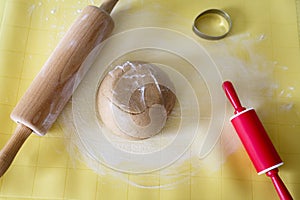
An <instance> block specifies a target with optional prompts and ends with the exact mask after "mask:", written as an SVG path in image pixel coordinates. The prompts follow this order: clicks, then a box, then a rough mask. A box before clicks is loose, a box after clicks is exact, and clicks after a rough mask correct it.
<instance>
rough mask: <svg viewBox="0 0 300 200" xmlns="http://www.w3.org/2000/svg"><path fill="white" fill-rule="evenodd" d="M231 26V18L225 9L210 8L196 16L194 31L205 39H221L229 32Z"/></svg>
mask: <svg viewBox="0 0 300 200" xmlns="http://www.w3.org/2000/svg"><path fill="white" fill-rule="evenodd" d="M231 27H232V21H231V18H230V16H229V15H228V14H227V13H226V12H225V11H223V10H219V9H209V10H206V11H204V12H202V13H200V14H199V15H198V16H197V17H196V18H195V20H194V24H193V31H194V32H195V33H196V34H197V35H198V36H200V37H202V38H204V39H208V40H219V39H222V38H224V37H225V36H226V35H227V34H228V33H229V31H230V30H231Z"/></svg>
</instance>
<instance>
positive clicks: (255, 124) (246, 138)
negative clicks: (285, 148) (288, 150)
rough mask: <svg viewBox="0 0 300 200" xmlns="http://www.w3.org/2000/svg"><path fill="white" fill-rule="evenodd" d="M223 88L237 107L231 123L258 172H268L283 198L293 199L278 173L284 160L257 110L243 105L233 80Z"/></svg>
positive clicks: (227, 82) (283, 199)
mask: <svg viewBox="0 0 300 200" xmlns="http://www.w3.org/2000/svg"><path fill="white" fill-rule="evenodd" d="M223 89H224V91H225V94H226V96H227V97H228V99H229V101H230V103H231V104H232V106H233V107H234V109H235V112H234V113H235V115H234V116H233V117H232V118H231V123H232V125H233V126H234V128H235V130H236V132H237V134H238V136H239V138H240V139H241V142H242V143H243V145H244V147H245V149H246V151H247V153H248V155H249V157H250V159H251V161H252V163H253V165H254V167H255V169H256V171H257V173H258V174H263V173H266V175H267V176H269V177H270V178H271V180H272V182H273V184H274V187H275V188H276V191H277V193H278V196H279V197H280V199H281V200H292V199H293V198H292V196H291V194H290V193H289V191H288V190H287V188H286V187H285V185H284V183H283V182H282V180H281V179H280V177H279V175H278V167H279V166H281V165H282V164H283V162H282V160H281V158H280V156H279V155H278V153H277V151H276V149H275V147H274V146H273V144H272V141H271V140H270V138H269V136H268V134H267V132H266V131H265V129H264V127H263V125H262V123H261V122H260V120H259V118H258V116H257V114H256V112H255V110H254V109H246V108H244V107H243V106H242V105H241V103H240V101H239V99H238V96H237V93H236V92H235V90H234V87H233V85H232V83H231V82H229V81H226V82H224V83H223Z"/></svg>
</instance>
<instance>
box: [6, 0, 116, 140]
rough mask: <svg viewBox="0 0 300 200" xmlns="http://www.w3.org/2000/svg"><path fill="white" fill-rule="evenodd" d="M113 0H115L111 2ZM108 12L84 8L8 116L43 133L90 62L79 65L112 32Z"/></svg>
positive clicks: (111, 23)
mask: <svg viewBox="0 0 300 200" xmlns="http://www.w3.org/2000/svg"><path fill="white" fill-rule="evenodd" d="M113 2H114V1H113ZM113 27H114V24H113V20H112V18H111V17H110V15H109V14H108V13H107V12H106V11H104V10H102V9H100V8H98V7H94V6H88V7H86V8H85V9H84V10H83V11H82V13H81V15H80V17H79V18H78V19H77V21H75V23H74V24H73V26H72V27H71V28H70V29H69V31H68V32H67V33H66V35H65V36H64V37H63V39H62V40H61V42H60V43H59V44H58V46H57V47H56V49H55V50H54V52H53V53H52V55H51V56H50V58H49V59H48V60H47V61H46V63H45V65H44V66H43V68H42V69H41V71H40V72H39V74H38V75H37V77H36V78H35V79H34V81H33V83H32V84H31V86H30V87H29V89H28V90H27V92H26V93H25V95H24V96H23V97H22V99H21V100H20V102H19V103H18V104H17V106H16V107H15V109H14V110H13V112H12V114H11V118H12V119H13V120H14V121H16V122H18V123H22V124H24V125H25V126H27V127H29V128H30V129H32V130H33V131H34V132H35V133H37V134H38V135H44V134H46V132H47V131H48V129H49V128H50V127H51V126H52V124H53V123H54V122H55V120H56V119H57V117H58V115H59V114H60V112H61V111H62V109H63V108H64V106H65V104H66V103H67V101H68V100H69V99H70V97H71V95H72V93H73V91H74V89H75V88H76V87H77V84H78V83H79V81H80V80H81V79H82V77H83V76H84V73H82V72H85V71H87V69H82V68H89V65H91V64H92V63H88V64H89V65H85V66H82V64H83V63H85V64H86V63H87V62H85V60H86V59H87V57H88V55H89V54H90V53H91V51H92V50H93V49H94V48H95V47H96V46H97V45H98V44H99V43H100V42H101V41H103V40H104V39H105V38H107V37H108V35H109V34H110V33H111V32H112V29H113Z"/></svg>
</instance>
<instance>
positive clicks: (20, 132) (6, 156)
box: [0, 124, 32, 177]
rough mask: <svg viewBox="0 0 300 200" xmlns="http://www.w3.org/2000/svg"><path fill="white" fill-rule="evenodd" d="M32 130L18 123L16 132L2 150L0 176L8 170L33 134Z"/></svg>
mask: <svg viewBox="0 0 300 200" xmlns="http://www.w3.org/2000/svg"><path fill="white" fill-rule="evenodd" d="M31 132H32V130H31V129H30V128H27V127H26V126H24V125H22V124H18V126H17V128H16V130H15V133H14V134H13V135H12V137H11V138H10V140H9V141H8V142H7V143H6V145H5V146H4V147H3V148H2V149H1V151H0V177H1V176H2V175H3V174H4V173H5V172H6V171H7V169H8V168H9V166H10V165H11V163H12V161H13V160H14V158H15V156H16V155H17V153H18V151H19V149H20V148H21V147H22V145H23V144H24V142H25V141H26V139H27V138H28V137H29V136H30V135H31Z"/></svg>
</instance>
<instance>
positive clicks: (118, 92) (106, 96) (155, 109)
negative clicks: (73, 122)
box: [97, 61, 176, 139]
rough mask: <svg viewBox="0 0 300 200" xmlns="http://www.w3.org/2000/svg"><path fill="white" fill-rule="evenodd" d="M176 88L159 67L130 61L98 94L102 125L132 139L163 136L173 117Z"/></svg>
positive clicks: (112, 74) (109, 77) (110, 74)
mask: <svg viewBox="0 0 300 200" xmlns="http://www.w3.org/2000/svg"><path fill="white" fill-rule="evenodd" d="M173 91H174V85H173V84H172V82H171V81H170V79H169V77H168V76H167V74H166V73H165V72H163V71H162V70H160V69H159V68H158V67H157V66H155V65H153V64H150V63H145V62H140V61H132V62H130V61H127V62H125V63H123V64H121V65H118V66H116V67H114V69H113V70H111V71H110V72H108V73H107V75H106V76H105V77H104V79H103V80H102V82H101V84H100V86H99V90H98V93H97V109H98V113H99V116H100V118H101V121H102V122H103V123H104V125H105V126H106V127H107V128H109V129H110V130H111V131H112V132H113V133H115V134H117V135H119V136H121V137H125V138H128V139H145V138H149V137H151V136H153V135H155V134H157V133H159V132H160V131H161V130H162V128H163V127H164V125H165V123H166V120H167V117H168V115H169V114H170V113H171V111H172V109H173V107H174V105H175V102H176V96H175V94H174V92H173Z"/></svg>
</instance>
